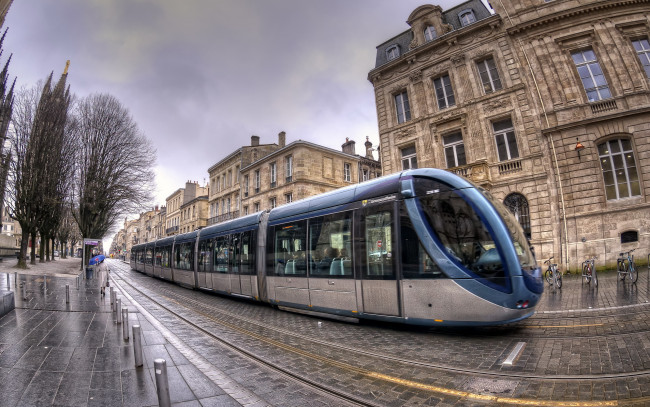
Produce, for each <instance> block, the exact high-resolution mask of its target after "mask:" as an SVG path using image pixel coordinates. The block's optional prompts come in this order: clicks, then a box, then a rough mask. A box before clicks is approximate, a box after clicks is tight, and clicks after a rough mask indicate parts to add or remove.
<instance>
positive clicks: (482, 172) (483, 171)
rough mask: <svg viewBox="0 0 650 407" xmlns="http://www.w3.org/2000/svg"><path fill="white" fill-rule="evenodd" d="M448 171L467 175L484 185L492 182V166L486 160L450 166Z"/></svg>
mask: <svg viewBox="0 0 650 407" xmlns="http://www.w3.org/2000/svg"><path fill="white" fill-rule="evenodd" d="M447 171H449V172H453V173H454V174H456V175H460V176H461V177H465V178H467V179H469V180H471V181H473V182H475V183H477V184H479V185H482V186H486V185H489V184H491V182H490V168H489V167H488V164H487V162H486V161H477V162H475V163H472V164H467V165H463V166H459V167H453V168H448V169H447Z"/></svg>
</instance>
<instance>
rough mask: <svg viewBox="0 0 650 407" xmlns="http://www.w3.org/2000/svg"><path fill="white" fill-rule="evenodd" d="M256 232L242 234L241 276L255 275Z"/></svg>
mask: <svg viewBox="0 0 650 407" xmlns="http://www.w3.org/2000/svg"><path fill="white" fill-rule="evenodd" d="M254 248H255V232H244V233H242V234H241V249H240V250H241V252H240V256H241V271H240V272H241V274H248V275H251V274H255V249H254Z"/></svg>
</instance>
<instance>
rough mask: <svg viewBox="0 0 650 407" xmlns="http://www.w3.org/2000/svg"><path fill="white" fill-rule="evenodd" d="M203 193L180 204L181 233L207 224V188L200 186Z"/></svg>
mask: <svg viewBox="0 0 650 407" xmlns="http://www.w3.org/2000/svg"><path fill="white" fill-rule="evenodd" d="M202 189H203V190H204V191H203V192H205V194H203V195H201V196H197V197H196V198H194V199H192V200H190V201H188V202H186V203H184V204H183V205H182V206H181V227H180V232H181V233H187V232H191V231H193V230H197V229H201V228H204V227H205V226H207V224H208V193H207V190H208V188H207V187H206V188H202Z"/></svg>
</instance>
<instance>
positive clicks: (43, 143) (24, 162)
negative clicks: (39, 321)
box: [6, 66, 75, 267]
mask: <svg viewBox="0 0 650 407" xmlns="http://www.w3.org/2000/svg"><path fill="white" fill-rule="evenodd" d="M66 78H67V66H66V71H64V73H63V75H61V79H60V80H59V81H58V83H57V84H56V86H54V87H52V74H50V76H49V77H48V79H47V81H46V82H45V85H44V86H43V87H42V90H41V91H40V92H39V88H40V87H39V86H37V87H35V88H32V89H30V90H24V91H21V93H20V95H19V96H20V97H19V100H18V103H17V106H16V109H15V112H14V116H13V119H12V124H13V126H12V132H11V137H10V141H11V154H12V160H11V162H10V168H9V177H8V179H9V181H10V186H11V188H9V189H8V199H7V200H6V201H7V204H8V206H9V208H10V214H11V216H12V217H13V218H14V219H16V220H17V221H18V222H19V223H20V226H21V228H22V231H23V236H22V241H21V247H20V254H19V258H18V267H26V266H27V264H26V254H27V245H28V238H29V237H30V236H31V239H32V251H31V259H32V260H31V261H32V263H34V262H35V246H36V244H35V240H36V235H37V233H39V232H40V235H41V238H42V240H43V243H44V245H47V243H46V242H47V241H48V238H50V237H51V236H52V235H53V228H54V227H55V226H56V219H57V218H58V216H59V215H58V211H60V210H61V208H60V207H61V205H62V204H63V201H64V194H65V185H64V184H65V182H68V180H67V179H66V177H67V176H68V174H69V173H70V171H69V170H66V166H70V165H71V164H70V161H71V155H70V154H71V151H70V149H71V148H73V147H75V145H74V144H72V143H70V142H69V141H66V138H67V137H66V134H67V133H66V132H65V125H66V120H67V114H68V107H69V104H70V92H69V89H66V87H65V82H66ZM62 178H63V179H64V180H62ZM44 245H41V248H43V246H44ZM41 261H43V252H42V251H41Z"/></svg>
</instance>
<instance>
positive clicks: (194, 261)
mask: <svg viewBox="0 0 650 407" xmlns="http://www.w3.org/2000/svg"><path fill="white" fill-rule="evenodd" d="M130 265H131V267H132V268H133V269H135V270H137V271H140V272H143V273H146V274H148V275H151V276H154V277H157V278H161V279H164V280H168V281H171V282H174V283H176V284H179V285H182V286H185V287H188V288H192V289H199V290H205V291H211V292H215V293H219V294H224V295H229V296H235V297H245V298H250V299H254V300H257V301H260V302H263V303H267V304H271V305H273V306H281V307H284V308H289V309H296V310H302V311H313V312H319V313H328V314H335V315H339V316H346V317H353V318H358V319H373V320H380V321H390V322H396V323H404V324H413V325H425V326H479V325H496V324H505V323H511V322H515V321H519V320H521V319H524V318H527V317H529V316H531V315H532V314H533V312H534V308H535V306H536V305H537V303H538V301H539V299H540V296H541V294H542V291H543V283H542V277H541V270H540V268H539V267H538V265H537V262H536V260H535V257H534V255H533V253H532V251H531V248H530V246H529V244H528V241H527V239H526V237H525V235H524V232H523V230H522V229H521V226H520V225H519V223H518V222H517V221H516V220H515V218H514V217H513V216H512V214H511V213H510V212H509V211H508V210H507V209H506V208H505V207H504V206H503V205H502V204H501V203H500V202H499V201H497V200H496V199H494V198H493V197H492V196H491V195H490V193H489V192H488V191H485V190H484V189H482V188H480V187H477V186H475V185H473V184H472V183H470V182H469V181H467V180H466V179H464V178H462V177H459V176H457V175H455V174H453V173H450V172H447V171H444V170H438V169H416V170H408V171H404V172H401V173H396V174H392V175H389V176H385V177H381V178H377V179H373V180H370V181H367V182H364V183H360V184H355V185H353V186H349V187H345V188H341V189H338V190H335V191H332V192H329V193H325V194H321V195H318V196H314V197H311V198H307V199H304V200H300V201H296V202H293V203H289V204H286V205H283V206H279V207H276V208H274V209H272V210H270V211H264V212H258V213H255V214H251V215H248V216H244V217H240V218H237V219H234V220H231V221H228V222H223V223H219V224H216V225H212V226H209V227H206V228H203V229H200V230H198V231H194V232H191V233H186V234H181V235H177V236H175V237H168V238H164V239H160V240H157V241H155V242H150V243H145V244H140V245H136V246H133V248H132V256H131V263H130Z"/></svg>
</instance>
